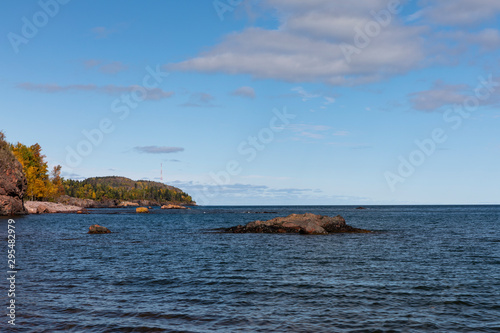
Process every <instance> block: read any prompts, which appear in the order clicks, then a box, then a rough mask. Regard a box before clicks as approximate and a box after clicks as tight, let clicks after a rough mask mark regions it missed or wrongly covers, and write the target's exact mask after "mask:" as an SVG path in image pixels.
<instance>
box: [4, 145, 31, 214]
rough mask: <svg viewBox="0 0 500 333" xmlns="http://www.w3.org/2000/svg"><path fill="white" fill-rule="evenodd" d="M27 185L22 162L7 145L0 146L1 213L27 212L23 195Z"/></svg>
mask: <svg viewBox="0 0 500 333" xmlns="http://www.w3.org/2000/svg"><path fill="white" fill-rule="evenodd" d="M0 144H1V143H0ZM27 186H28V184H27V181H26V177H24V174H23V167H22V165H21V163H19V161H17V159H16V158H15V157H14V156H13V155H12V154H11V153H10V150H8V148H7V147H0V215H21V214H26V209H25V208H24V204H23V196H24V192H25V191H26V188H27Z"/></svg>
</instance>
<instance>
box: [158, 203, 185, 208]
mask: <svg viewBox="0 0 500 333" xmlns="http://www.w3.org/2000/svg"><path fill="white" fill-rule="evenodd" d="M161 209H189V208H187V207H184V206H181V205H174V204H168V205H163V206H161Z"/></svg>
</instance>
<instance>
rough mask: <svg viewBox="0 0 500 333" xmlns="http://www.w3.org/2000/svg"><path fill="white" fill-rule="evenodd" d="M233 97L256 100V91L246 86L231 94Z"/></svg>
mask: <svg viewBox="0 0 500 333" xmlns="http://www.w3.org/2000/svg"><path fill="white" fill-rule="evenodd" d="M231 95H233V96H239V97H248V98H255V90H254V89H253V88H252V87H246V86H245V87H240V88H238V89H236V90H234V91H233V92H231Z"/></svg>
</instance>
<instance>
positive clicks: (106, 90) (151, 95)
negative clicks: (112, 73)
mask: <svg viewBox="0 0 500 333" xmlns="http://www.w3.org/2000/svg"><path fill="white" fill-rule="evenodd" d="M17 87H18V88H20V89H23V90H28V91H36V92H40V93H61V92H68V91H84V92H97V93H102V94H107V95H120V94H123V93H131V92H134V91H146V94H145V95H144V100H160V99H164V98H168V97H171V96H173V95H174V92H172V91H164V90H163V89H160V88H153V89H145V88H143V87H141V86H138V85H131V86H115V85H113V84H110V85H107V86H97V85H95V84H71V85H66V86H61V85H58V84H50V83H42V84H37V83H31V82H23V83H21V84H19V85H17Z"/></svg>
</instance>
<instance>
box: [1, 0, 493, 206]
mask: <svg viewBox="0 0 500 333" xmlns="http://www.w3.org/2000/svg"><path fill="white" fill-rule="evenodd" d="M2 7H3V8H2V11H0V22H2V23H1V24H0V35H1V36H3V37H2V39H1V44H0V60H1V61H0V66H1V71H0V106H1V107H0V110H1V111H0V130H3V131H4V132H5V134H6V136H7V138H8V140H10V141H11V142H17V141H20V142H22V143H24V144H28V145H31V144H34V143H37V142H38V143H39V144H40V145H41V146H42V148H43V149H44V153H45V155H46V156H47V160H48V162H49V164H50V165H57V164H60V165H62V166H63V174H64V176H65V177H66V178H74V179H83V178H86V177H92V176H110V175H120V176H125V177H130V178H133V179H150V180H159V177H160V165H161V164H162V165H163V178H164V181H165V182H167V183H169V184H172V185H175V186H178V187H180V188H182V189H183V190H185V191H187V192H188V193H190V194H191V195H192V196H193V197H194V199H195V200H197V201H198V203H200V204H205V205H218V204H240V205H245V204H290V205H295V204H330V205H336V204H354V205H358V204H359V205H369V204H466V203H478V204H479V203H499V201H500V190H499V189H500V186H499V185H500V184H499V180H500V172H499V167H498V166H499V165H500V137H499V135H498V129H499V125H500V109H499V103H500V73H499V72H500V71H499V67H500V60H499V59H500V52H499V49H500V31H499V29H500V20H499V18H500V3H499V2H498V1H495V0H481V1H478V0H474V1H472V0H442V1H431V0H422V1H406V2H405V1H383V0H360V1H356V2H355V3H354V2H345V1H331V0H328V1H327V0H314V1H312V0H311V1H307V2H306V1H299V0H260V1H236V0H232V1H228V0H220V1H196V2H195V1H149V2H147V5H146V4H145V3H143V2H138V1H127V2H123V1H102V2H95V1H93V2H87V1H78V0H71V1H68V0H41V1H22V2H20V1H5V2H4V3H3V4H2Z"/></svg>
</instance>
